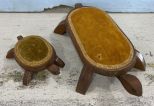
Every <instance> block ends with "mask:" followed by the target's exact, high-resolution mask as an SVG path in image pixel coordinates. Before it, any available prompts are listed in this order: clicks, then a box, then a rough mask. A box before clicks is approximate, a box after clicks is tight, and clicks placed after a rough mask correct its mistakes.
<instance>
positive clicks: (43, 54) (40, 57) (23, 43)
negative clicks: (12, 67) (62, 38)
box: [15, 35, 53, 67]
mask: <svg viewBox="0 0 154 106" xmlns="http://www.w3.org/2000/svg"><path fill="white" fill-rule="evenodd" d="M52 52H53V50H52V47H51V45H50V44H49V43H48V42H47V41H46V40H45V39H43V38H41V37H39V36H34V35H33V36H28V37H25V38H24V39H22V40H20V41H19V42H18V43H17V44H16V46H15V55H16V58H17V60H18V61H19V62H21V63H22V64H24V65H26V66H30V67H37V66H42V65H43V64H45V63H47V62H48V61H50V59H51V56H52Z"/></svg>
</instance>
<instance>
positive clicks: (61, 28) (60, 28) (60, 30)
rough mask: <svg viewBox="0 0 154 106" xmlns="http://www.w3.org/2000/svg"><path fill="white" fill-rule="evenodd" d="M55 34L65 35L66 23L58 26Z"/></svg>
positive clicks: (63, 22) (62, 22)
mask: <svg viewBox="0 0 154 106" xmlns="http://www.w3.org/2000/svg"><path fill="white" fill-rule="evenodd" d="M54 33H57V34H60V35H63V34H65V33H66V21H65V20H63V21H61V22H60V23H59V24H58V26H57V27H56V28H55V30H54Z"/></svg>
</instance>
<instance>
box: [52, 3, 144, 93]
mask: <svg viewBox="0 0 154 106" xmlns="http://www.w3.org/2000/svg"><path fill="white" fill-rule="evenodd" d="M82 8H93V7H82V5H80V4H77V5H76V6H75V9H74V10H72V11H71V12H70V13H69V14H68V16H67V18H66V19H65V20H64V21H62V22H61V23H60V24H59V25H58V26H57V27H56V28H55V30H54V32H55V33H58V34H64V33H65V32H67V33H68V34H69V35H70V36H71V39H72V41H73V44H74V45H75V48H76V50H77V52H78V54H79V56H80V58H81V60H82V62H83V64H84V67H83V69H82V72H81V75H80V78H79V81H78V84H77V88H76V91H77V92H79V93H82V94H85V93H86V91H87V89H88V87H89V85H90V82H91V80H92V75H93V73H98V74H101V75H105V76H110V77H114V76H115V77H117V78H118V79H119V80H120V81H121V83H122V84H123V86H124V88H125V89H126V90H127V91H128V92H129V93H131V94H133V95H136V96H141V95H142V85H141V83H140V81H139V80H138V79H137V78H136V77H135V76H133V75H129V74H127V72H128V71H130V70H131V69H132V68H133V67H135V68H138V69H140V70H145V61H144V58H143V57H141V54H140V53H139V52H138V51H137V50H136V49H134V47H133V45H132V43H131V42H130V40H129V39H128V38H127V37H126V36H125V34H124V33H123V32H122V30H121V29H120V28H119V27H118V26H117V27H118V28H119V30H120V31H121V33H123V35H124V36H125V37H126V39H127V40H128V42H129V43H130V45H131V47H132V48H131V51H132V58H131V59H130V61H129V63H127V64H126V65H123V66H121V67H117V68H110V67H109V68H104V67H99V66H98V65H97V64H93V63H92V62H90V61H89V60H88V59H87V57H86V56H85V54H84V53H83V51H82V48H81V46H80V45H79V42H78V41H77V39H76V37H75V33H74V32H73V31H72V29H73V28H72V27H71V26H72V25H71V24H70V21H69V20H70V19H69V16H70V14H71V13H73V12H74V11H79V9H82ZM77 9H78V10H77ZM108 18H110V17H109V16H108ZM110 20H111V24H112V23H113V24H115V23H114V21H113V20H112V19H111V18H110ZM75 30H76V29H75ZM87 37H88V36H87ZM78 40H79V39H78ZM139 55H140V56H139ZM141 58H142V59H141Z"/></svg>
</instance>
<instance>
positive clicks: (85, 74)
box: [76, 65, 93, 94]
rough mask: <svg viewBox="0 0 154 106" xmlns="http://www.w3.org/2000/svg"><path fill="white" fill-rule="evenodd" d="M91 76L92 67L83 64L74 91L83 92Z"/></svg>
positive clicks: (86, 88)
mask: <svg viewBox="0 0 154 106" xmlns="http://www.w3.org/2000/svg"><path fill="white" fill-rule="evenodd" d="M92 76H93V68H92V67H90V66H88V65H84V67H83V69H82V72H81V74H80V78H79V80H78V84H77V87H76V92H78V93H81V94H85V93H86V91H87V90H88V88H89V85H90V83H91V81H92Z"/></svg>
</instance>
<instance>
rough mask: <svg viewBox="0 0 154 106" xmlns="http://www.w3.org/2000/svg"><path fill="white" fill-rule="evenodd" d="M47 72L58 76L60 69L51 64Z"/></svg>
mask: <svg viewBox="0 0 154 106" xmlns="http://www.w3.org/2000/svg"><path fill="white" fill-rule="evenodd" d="M47 69H48V71H50V72H51V73H52V74H54V75H58V74H60V68H59V67H58V66H57V65H56V64H52V65H50V66H48V68H47Z"/></svg>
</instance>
